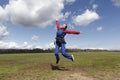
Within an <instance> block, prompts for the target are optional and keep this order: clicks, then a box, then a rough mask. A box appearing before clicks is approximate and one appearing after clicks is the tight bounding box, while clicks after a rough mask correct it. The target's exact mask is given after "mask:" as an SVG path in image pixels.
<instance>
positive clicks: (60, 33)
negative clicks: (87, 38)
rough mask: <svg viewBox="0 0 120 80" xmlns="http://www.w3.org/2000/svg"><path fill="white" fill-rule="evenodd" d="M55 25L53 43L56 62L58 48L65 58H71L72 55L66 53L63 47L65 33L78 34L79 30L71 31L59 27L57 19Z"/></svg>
mask: <svg viewBox="0 0 120 80" xmlns="http://www.w3.org/2000/svg"><path fill="white" fill-rule="evenodd" d="M56 27H57V33H56V45H55V56H56V63H58V62H59V60H60V57H59V49H61V53H62V55H63V56H64V57H65V58H67V59H71V60H72V56H71V55H70V54H68V53H66V48H65V44H66V42H65V39H64V37H65V35H66V34H80V32H77V31H73V30H66V29H65V30H64V29H62V28H60V25H59V23H58V21H57V20H56Z"/></svg>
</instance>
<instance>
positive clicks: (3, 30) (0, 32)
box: [0, 25, 9, 40]
mask: <svg viewBox="0 0 120 80" xmlns="http://www.w3.org/2000/svg"><path fill="white" fill-rule="evenodd" d="M8 35H9V32H8V31H7V27H6V26H3V25H2V26H0V40H2V39H3V38H4V37H6V36H8Z"/></svg>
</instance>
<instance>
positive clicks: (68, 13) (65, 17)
mask: <svg viewBox="0 0 120 80" xmlns="http://www.w3.org/2000/svg"><path fill="white" fill-rule="evenodd" d="M70 14H71V12H66V13H65V14H64V16H63V18H62V20H63V21H65V20H66V19H67V18H68V17H69V16H70Z"/></svg>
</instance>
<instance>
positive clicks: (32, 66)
mask: <svg viewBox="0 0 120 80" xmlns="http://www.w3.org/2000/svg"><path fill="white" fill-rule="evenodd" d="M72 54H74V57H75V61H74V62H72V61H70V60H68V59H66V58H64V57H63V56H61V55H60V57H61V61H60V64H58V65H56V64H55V56H54V54H53V53H34V54H0V80H120V52H78V53H72Z"/></svg>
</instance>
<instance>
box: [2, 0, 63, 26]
mask: <svg viewBox="0 0 120 80" xmlns="http://www.w3.org/2000/svg"><path fill="white" fill-rule="evenodd" d="M63 8H64V1H63V0H10V1H9V4H7V5H6V7H5V8H4V9H3V8H2V7H0V20H3V19H4V18H5V17H6V15H5V16H3V15H4V14H7V17H8V16H9V20H10V21H12V22H13V23H16V24H20V25H24V26H40V27H45V26H47V25H49V24H51V23H52V22H53V21H54V20H55V19H56V18H57V19H60V18H62V17H63V13H62V12H61V11H62V10H63Z"/></svg>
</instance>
